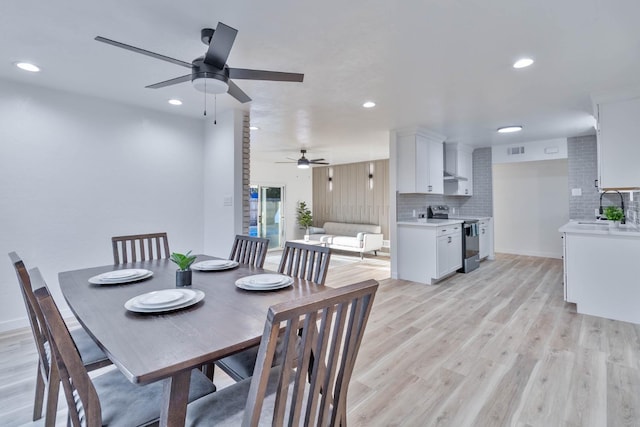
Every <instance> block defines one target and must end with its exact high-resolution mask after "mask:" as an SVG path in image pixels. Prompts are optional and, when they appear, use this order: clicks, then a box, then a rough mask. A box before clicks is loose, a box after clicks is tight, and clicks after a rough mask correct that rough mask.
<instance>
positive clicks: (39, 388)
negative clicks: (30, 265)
mask: <svg viewBox="0 0 640 427" xmlns="http://www.w3.org/2000/svg"><path fill="white" fill-rule="evenodd" d="M9 258H10V259H11V263H12V264H13V268H14V269H15V272H16V276H17V278H18V285H19V287H20V293H21V294H22V299H23V301H24V305H25V308H26V310H27V318H28V319H29V325H30V326H31V334H32V335H33V340H34V341H35V343H36V350H37V352H38V359H39V360H38V370H39V372H38V378H37V380H36V397H35V401H34V405H33V420H34V421H35V420H37V419H39V418H40V417H42V410H43V407H44V405H43V403H44V390H45V389H47V390H49V389H50V388H52V389H51V393H49V396H48V406H49V405H56V404H57V390H58V382H57V380H55V378H52V374H55V372H52V370H51V363H50V359H49V355H48V354H47V351H46V350H45V344H46V342H47V334H46V331H45V329H44V328H45V324H44V317H43V316H42V312H41V311H40V307H39V306H38V303H37V301H36V298H35V296H34V295H33V288H32V287H31V278H30V277H29V273H28V272H27V268H26V267H25V265H24V262H23V261H22V259H21V258H20V257H19V256H18V254H17V253H15V252H10V253H9ZM53 377H55V375H53ZM52 380H53V381H55V384H50V382H51V381H52ZM53 394H55V396H53ZM54 400H55V401H54ZM52 420H55V410H54V411H53V414H51V411H47V420H46V422H51V421H52Z"/></svg>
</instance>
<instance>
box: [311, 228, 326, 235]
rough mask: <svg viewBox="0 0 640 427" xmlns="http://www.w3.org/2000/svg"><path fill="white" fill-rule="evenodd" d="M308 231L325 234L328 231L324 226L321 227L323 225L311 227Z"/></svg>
mask: <svg viewBox="0 0 640 427" xmlns="http://www.w3.org/2000/svg"><path fill="white" fill-rule="evenodd" d="M307 231H308V232H309V234H325V233H326V231H324V228H321V227H309V228H308V229H307Z"/></svg>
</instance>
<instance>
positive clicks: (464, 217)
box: [449, 215, 491, 221]
mask: <svg viewBox="0 0 640 427" xmlns="http://www.w3.org/2000/svg"><path fill="white" fill-rule="evenodd" d="M449 219H460V220H465V219H472V220H478V221H489V220H490V219H491V217H490V216H473V215H456V216H451V215H449Z"/></svg>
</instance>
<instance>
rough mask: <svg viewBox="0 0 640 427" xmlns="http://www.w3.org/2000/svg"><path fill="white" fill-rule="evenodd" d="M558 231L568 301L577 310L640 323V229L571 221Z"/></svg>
mask: <svg viewBox="0 0 640 427" xmlns="http://www.w3.org/2000/svg"><path fill="white" fill-rule="evenodd" d="M559 231H560V232H561V233H562V237H563V240H564V257H563V258H564V291H565V301H567V302H572V303H575V304H576V308H577V311H578V313H583V314H590V315H593V316H600V317H605V318H607V319H613V320H622V321H625V322H632V323H637V324H640V309H639V306H638V304H639V302H640V284H639V283H638V279H637V273H636V271H637V263H638V260H640V230H638V229H637V228H636V227H634V226H633V225H621V226H620V227H616V228H611V227H609V225H608V224H607V223H606V222H605V223H604V224H598V223H595V222H579V221H571V222H569V223H567V224H565V225H563V226H562V227H560V229H559Z"/></svg>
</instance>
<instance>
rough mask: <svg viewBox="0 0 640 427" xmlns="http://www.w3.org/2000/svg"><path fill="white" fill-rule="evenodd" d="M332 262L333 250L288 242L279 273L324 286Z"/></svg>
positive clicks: (283, 251)
mask: <svg viewBox="0 0 640 427" xmlns="http://www.w3.org/2000/svg"><path fill="white" fill-rule="evenodd" d="M330 260H331V249H329V248H327V247H324V246H317V245H306V244H303V243H296V242H286V243H285V245H284V249H283V250H282V258H281V259H280V265H279V267H278V273H281V274H286V275H288V276H292V277H298V278H300V279H304V280H309V281H311V282H313V283H316V284H318V285H324V282H325V280H326V279H327V271H328V270H329V261H330Z"/></svg>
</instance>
